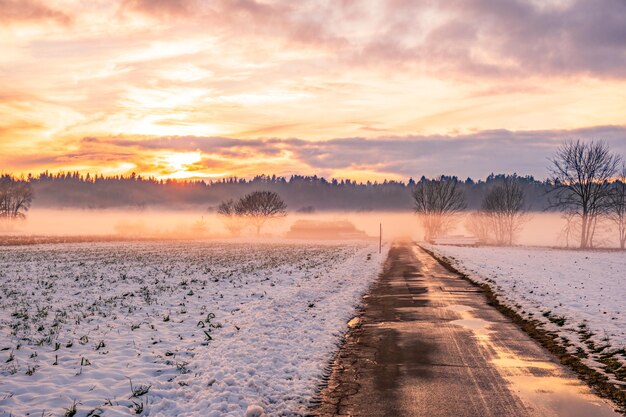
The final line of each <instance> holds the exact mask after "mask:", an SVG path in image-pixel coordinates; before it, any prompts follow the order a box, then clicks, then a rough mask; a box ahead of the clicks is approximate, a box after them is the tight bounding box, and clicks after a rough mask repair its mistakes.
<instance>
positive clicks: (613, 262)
mask: <svg viewBox="0 0 626 417" xmlns="http://www.w3.org/2000/svg"><path fill="white" fill-rule="evenodd" d="M429 248H430V249H432V250H434V251H435V252H436V253H438V254H439V255H443V256H445V257H447V258H448V259H450V260H451V261H452V262H453V264H454V265H455V267H456V268H457V269H459V270H460V271H463V272H465V273H466V274H467V275H468V276H469V277H470V278H472V279H473V280H475V281H478V282H487V283H489V284H490V286H491V287H492V289H493V290H494V291H495V292H496V293H497V294H498V296H499V297H500V298H501V299H502V300H504V301H505V302H506V304H508V305H509V306H510V307H513V308H516V309H517V311H518V312H519V313H521V314H522V315H523V316H525V317H527V318H535V319H538V320H541V321H542V322H544V323H545V326H546V328H547V329H549V330H551V331H555V332H557V333H558V334H559V336H561V337H563V338H565V339H561V340H562V341H564V342H566V344H568V343H571V346H569V349H570V350H571V351H572V352H578V353H579V355H580V356H588V357H587V358H586V359H585V361H586V362H587V363H588V364H589V365H591V366H594V367H596V368H600V369H603V368H604V367H605V364H602V363H598V362H597V360H598V359H599V358H602V356H603V355H606V354H608V353H611V352H614V351H616V350H619V349H623V348H624V347H626V254H624V253H622V252H617V251H577V250H560V249H547V248H522V247H514V248H496V247H478V248H473V247H457V246H443V245H439V246H430V247H429ZM590 334H592V335H591V336H590ZM603 347H604V348H603ZM581 349H582V350H583V351H581ZM625 355H626V352H624V351H623V350H622V351H621V352H620V353H616V354H615V355H613V356H612V357H613V358H615V359H616V360H619V361H621V362H622V363H624V364H625V366H626V356H625ZM623 369H624V368H623V367H622V372H624V371H623ZM609 377H614V375H609Z"/></svg>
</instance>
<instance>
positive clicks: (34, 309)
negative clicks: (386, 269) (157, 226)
mask: <svg viewBox="0 0 626 417" xmlns="http://www.w3.org/2000/svg"><path fill="white" fill-rule="evenodd" d="M375 246H376V245H373V244H371V243H367V242H352V243H341V244H302V243H297V244H293V243H290V244H285V243H280V244H255V245H252V244H244V243H197V242H196V243H192V242H178V243H171V242H169V243H166V242H157V243H125V244H113V243H96V244H67V245H38V246H31V247H4V248H0V416H8V415H10V414H11V413H12V415H26V414H27V413H30V415H37V416H40V415H55V416H57V415H63V414H64V413H65V412H66V410H67V409H70V410H71V409H72V408H73V407H76V410H77V414H76V415H77V416H86V415H88V414H89V413H90V412H91V413H92V414H91V415H105V416H117V415H131V414H132V415H135V414H136V413H138V414H141V415H145V416H157V415H158V416H168V415H169V416H224V415H233V416H243V415H249V416H262V415H264V414H267V415H299V414H302V413H304V412H305V411H306V408H307V401H308V399H309V398H310V397H311V396H312V395H313V394H314V392H315V388H316V386H317V384H318V383H319V380H320V377H321V376H322V374H323V368H324V367H325V366H326V364H327V362H328V360H329V359H330V358H331V355H332V353H333V351H334V350H335V349H336V344H337V343H338V341H339V340H340V337H341V335H342V333H343V332H344V331H345V329H346V322H347V320H348V319H350V317H351V315H352V314H353V309H354V306H355V305H356V304H357V303H358V302H359V299H360V295H361V294H362V293H363V292H364V291H365V290H366V289H367V287H368V286H369V285H370V284H371V282H372V281H373V280H374V279H375V278H376V276H377V274H378V272H379V271H380V264H381V263H382V260H383V259H384V256H385V254H384V253H383V254H382V255H379V254H378V250H377V249H378V248H377V247H375ZM368 258H371V259H368ZM131 384H132V388H131Z"/></svg>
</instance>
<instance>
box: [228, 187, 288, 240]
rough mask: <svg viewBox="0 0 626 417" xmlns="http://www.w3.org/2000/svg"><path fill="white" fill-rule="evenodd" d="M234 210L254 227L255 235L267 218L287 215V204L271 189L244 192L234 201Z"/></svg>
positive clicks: (259, 232) (258, 232) (259, 231)
mask: <svg viewBox="0 0 626 417" xmlns="http://www.w3.org/2000/svg"><path fill="white" fill-rule="evenodd" d="M235 210H236V212H237V213H239V214H240V215H241V216H242V217H243V218H245V219H247V220H248V221H249V222H250V223H251V224H252V225H253V226H254V227H255V228H256V233H257V235H259V234H261V228H262V227H263V225H264V224H265V223H266V222H267V221H268V220H270V219H275V218H279V217H284V216H286V215H287V205H286V204H285V202H284V201H283V200H282V199H281V198H280V196H279V195H278V194H276V193H275V192H273V191H254V192H252V193H250V194H246V195H245V196H243V197H241V199H239V201H238V202H237V203H236V205H235Z"/></svg>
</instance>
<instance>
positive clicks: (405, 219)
mask: <svg viewBox="0 0 626 417" xmlns="http://www.w3.org/2000/svg"><path fill="white" fill-rule="evenodd" d="M466 216H467V214H465V213H464V214H463V215H460V216H458V218H457V219H456V221H455V222H454V228H453V229H451V230H449V231H448V234H449V235H465V236H469V235H471V233H469V232H468V231H467V230H466V228H465V220H466ZM301 220H307V221H310V222H319V224H326V223H329V224H330V223H333V222H335V223H336V222H349V223H351V224H352V225H354V227H355V228H356V230H358V231H360V232H361V231H362V232H364V233H365V234H367V235H368V236H369V237H370V238H372V239H377V238H378V234H379V227H380V225H382V231H383V239H384V240H385V241H391V240H393V239H399V238H405V239H406V238H410V239H414V240H417V241H421V240H422V239H423V229H422V228H421V226H420V222H419V219H418V217H417V216H416V215H415V214H414V213H412V212H408V211H406V212H384V211H371V212H346V211H332V212H318V213H289V214H288V215H287V216H286V217H283V218H278V219H272V220H268V222H267V223H266V224H265V225H264V227H263V228H262V230H261V235H260V238H263V239H268V238H285V237H286V236H287V235H288V232H289V231H290V229H291V228H292V226H293V225H294V224H295V223H296V222H298V221H301ZM565 225H566V222H565V220H564V219H563V218H562V217H561V215H560V214H559V213H546V212H531V213H529V214H528V216H527V220H526V222H525V223H524V226H523V228H522V229H521V231H520V232H519V233H518V235H517V238H516V240H515V244H516V245H523V246H551V247H552V246H559V247H564V246H566V244H567V243H568V242H567V239H566V236H565V234H564V232H563V230H564V227H565ZM0 227H1V228H0V234H2V235H5V236H16V237H19V236H53V237H60V236H66V237H80V236H92V237H109V238H125V239H144V238H150V239H155V238H156V239H228V238H234V237H237V238H240V239H252V240H256V239H258V238H259V237H257V236H256V234H255V233H254V231H253V230H252V228H245V227H244V229H243V230H242V233H241V234H240V235H238V236H234V235H232V234H231V233H229V231H228V230H227V228H226V224H225V222H224V219H223V218H220V217H219V216H218V215H217V214H215V213H214V212H209V211H207V210H202V209H195V210H194V209H188V210H159V209H130V210H121V209H104V210H93V209H92V210H84V209H46V208H35V209H32V210H31V211H30V212H29V213H28V216H27V218H26V219H25V220H20V221H15V222H11V223H5V224H3V225H2V226H0ZM612 229H613V228H612V226H611V224H610V223H608V222H604V223H601V224H600V225H599V227H598V231H597V237H596V239H595V245H596V247H604V248H609V247H616V246H617V239H616V236H613V235H616V233H615V232H613V230H612ZM317 237H318V238H319V237H320V236H319V235H318V236H317ZM323 237H324V236H322V238H323ZM326 237H327V238H328V239H335V238H336V237H335V236H332V235H329V236H326ZM577 243H578V242H577V236H576V234H575V233H574V234H572V235H570V237H569V246H570V247H576V246H577Z"/></svg>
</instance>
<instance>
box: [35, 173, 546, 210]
mask: <svg viewBox="0 0 626 417" xmlns="http://www.w3.org/2000/svg"><path fill="white" fill-rule="evenodd" d="M510 177H515V178H516V179H517V181H518V182H519V184H520V186H521V187H522V188H523V190H524V193H525V196H526V202H527V205H528V206H529V209H530V210H543V209H545V208H546V207H548V201H547V200H548V198H547V196H546V192H547V191H548V190H549V189H550V184H549V182H547V181H538V180H536V179H534V178H533V177H532V176H524V177H520V176H517V175H515V174H514V175H513V176H510V175H503V174H500V175H494V174H492V175H489V176H488V177H487V178H486V179H485V180H476V181H475V180H473V179H471V178H467V179H465V180H460V179H458V178H456V177H445V178H450V179H453V180H454V181H458V183H459V187H460V189H461V190H462V191H463V192H464V194H465V197H466V201H467V209H468V210H472V209H478V208H480V206H481V203H482V201H483V198H484V196H485V195H486V194H487V193H488V191H489V190H490V189H491V188H492V187H493V186H494V185H496V184H498V183H499V182H501V181H503V180H504V179H505V178H510ZM424 179H425V177H422V179H420V180H418V181H422V180H424ZM25 181H28V182H29V183H30V184H31V187H32V190H33V194H34V197H35V198H34V201H33V206H34V207H49V208H85V209H105V208H130V207H134V208H186V207H191V206H194V207H197V206H204V207H205V208H207V209H209V210H215V209H216V208H217V206H218V205H219V203H220V202H222V201H224V200H227V199H230V198H239V197H241V196H243V195H244V194H246V193H249V192H252V191H256V190H269V191H275V192H276V193H278V194H279V195H280V196H281V198H282V199H283V200H284V201H285V203H287V206H288V210H289V211H292V212H294V211H295V212H297V211H299V212H315V211H330V210H346V211H376V210H386V211H405V210H412V209H413V205H414V203H413V200H412V197H411V190H412V189H413V188H414V187H415V184H416V181H415V180H413V179H410V180H409V181H407V182H402V181H383V182H370V181H368V182H364V183H363V182H355V181H351V180H336V179H332V180H326V179H325V178H322V177H317V176H301V175H292V176H290V177H289V178H287V177H281V176H275V175H272V176H267V175H259V176H256V177H254V178H253V179H248V180H247V179H242V178H225V179H220V180H212V181H201V180H173V179H167V180H159V179H156V178H151V177H142V176H141V175H136V174H131V175H128V176H107V177H105V176H102V175H96V176H92V175H89V174H87V175H81V174H79V173H77V172H74V173H58V174H49V173H47V172H45V173H42V174H39V175H37V176H33V175H29V176H28V177H27V178H25Z"/></svg>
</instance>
